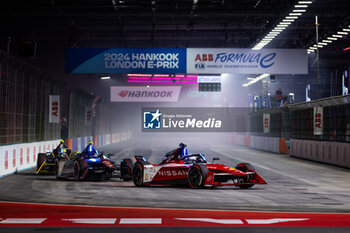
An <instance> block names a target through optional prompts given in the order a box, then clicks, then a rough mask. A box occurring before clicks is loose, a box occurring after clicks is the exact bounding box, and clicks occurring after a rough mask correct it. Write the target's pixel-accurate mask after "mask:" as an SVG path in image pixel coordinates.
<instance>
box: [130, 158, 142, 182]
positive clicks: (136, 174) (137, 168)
mask: <svg viewBox="0 0 350 233" xmlns="http://www.w3.org/2000/svg"><path fill="white" fill-rule="evenodd" d="M132 181H133V182H134V184H135V185H136V186H137V187H141V186H142V185H143V166H142V164H141V163H135V165H134V168H133V171H132Z"/></svg>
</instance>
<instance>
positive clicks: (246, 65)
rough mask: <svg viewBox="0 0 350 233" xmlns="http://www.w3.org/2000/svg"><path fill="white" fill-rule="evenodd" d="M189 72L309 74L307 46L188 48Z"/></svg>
mask: <svg viewBox="0 0 350 233" xmlns="http://www.w3.org/2000/svg"><path fill="white" fill-rule="evenodd" d="M187 73H197V74H222V73H231V74H232V73H238V74H263V73H267V74H307V73H308V58H307V52H306V50H304V49H261V50H251V49H203V48H199V49H187Z"/></svg>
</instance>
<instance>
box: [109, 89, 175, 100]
mask: <svg viewBox="0 0 350 233" xmlns="http://www.w3.org/2000/svg"><path fill="white" fill-rule="evenodd" d="M180 91H181V86H153V87H151V86H150V87H146V86H112V87H111V102H177V101H178V99H179V95H180Z"/></svg>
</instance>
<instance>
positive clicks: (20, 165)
mask: <svg viewBox="0 0 350 233" xmlns="http://www.w3.org/2000/svg"><path fill="white" fill-rule="evenodd" d="M58 143H59V139H57V140H50V141H43V142H32V143H21V144H13V145H4V146H0V177H3V176H7V175H11V174H13V173H15V172H18V171H23V170H26V169H30V168H33V167H35V166H36V162H37V157H38V156H37V155H38V153H45V152H46V150H50V151H51V150H53V149H54V148H56V147H57V145H58Z"/></svg>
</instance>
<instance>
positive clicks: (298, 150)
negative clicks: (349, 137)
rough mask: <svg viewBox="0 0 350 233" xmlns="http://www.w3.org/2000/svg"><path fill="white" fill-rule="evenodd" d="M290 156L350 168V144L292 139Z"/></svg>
mask: <svg viewBox="0 0 350 233" xmlns="http://www.w3.org/2000/svg"><path fill="white" fill-rule="evenodd" d="M290 155H292V156H295V157H300V158H305V159H310V160H314V161H318V162H323V163H328V164H333V165H338V166H342V167H348V168H350V143H342V142H329V141H313V140H299V139H291V140H290Z"/></svg>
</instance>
